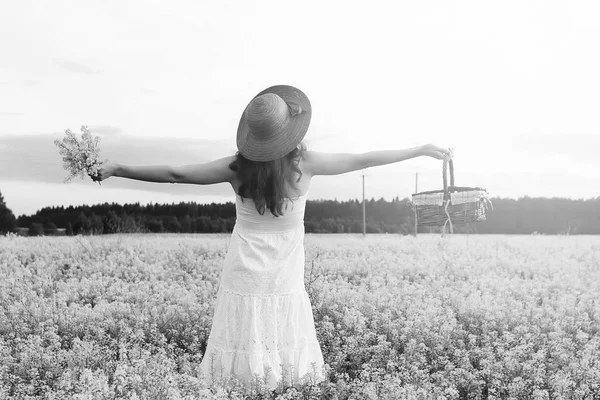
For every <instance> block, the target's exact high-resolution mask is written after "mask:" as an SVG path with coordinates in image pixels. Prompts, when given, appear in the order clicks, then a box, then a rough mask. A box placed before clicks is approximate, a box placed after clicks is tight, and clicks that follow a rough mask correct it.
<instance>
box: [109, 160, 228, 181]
mask: <svg viewBox="0 0 600 400" xmlns="http://www.w3.org/2000/svg"><path fill="white" fill-rule="evenodd" d="M234 160H235V156H230V157H224V158H220V159H218V160H214V161H211V162H207V163H204V164H190V165H182V166H172V165H144V166H131V165H122V164H115V163H107V164H105V165H104V166H103V167H102V168H101V170H100V173H99V179H98V180H101V181H102V180H105V179H107V178H109V177H111V176H116V177H120V178H128V179H135V180H139V181H146V182H159V183H191V184H196V185H210V184H213V183H222V182H230V181H231V179H232V178H233V177H235V171H231V170H230V169H229V164H231V162H233V161H234Z"/></svg>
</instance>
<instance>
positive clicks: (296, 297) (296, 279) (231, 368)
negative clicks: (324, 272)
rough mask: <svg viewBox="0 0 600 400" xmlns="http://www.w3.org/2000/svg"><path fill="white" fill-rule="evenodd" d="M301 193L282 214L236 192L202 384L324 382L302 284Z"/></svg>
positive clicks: (303, 203) (307, 298) (302, 219)
mask: <svg viewBox="0 0 600 400" xmlns="http://www.w3.org/2000/svg"><path fill="white" fill-rule="evenodd" d="M305 207H306V194H305V195H302V196H300V197H297V198H295V199H286V202H285V204H284V207H283V213H284V215H283V216H279V217H275V216H273V214H271V212H270V210H269V209H268V208H267V209H266V210H265V212H264V215H260V214H259V213H258V211H257V210H256V206H255V203H254V201H253V200H252V199H249V198H244V200H243V202H242V198H241V197H240V196H239V195H237V194H236V221H235V226H234V228H233V232H232V235H231V240H230V243H229V248H228V251H227V255H226V256H225V260H224V266H223V272H222V274H221V281H220V285H219V289H218V292H217V298H216V303H215V310H214V316H213V321H212V327H211V331H210V335H209V338H208V343H207V348H206V352H205V354H204V357H203V359H202V362H201V364H200V369H201V371H202V373H203V374H204V377H205V378H206V379H207V381H208V382H214V381H217V380H220V379H223V378H227V377H229V376H231V375H233V376H234V377H235V378H237V379H239V380H241V381H242V382H245V383H249V382H250V381H253V380H254V379H255V377H256V375H258V376H259V377H260V378H261V379H263V378H264V376H265V372H266V371H267V370H268V369H269V368H270V372H269V373H268V374H267V378H268V379H267V380H266V382H265V381H263V382H265V383H266V385H267V386H269V387H271V388H275V387H276V386H277V384H278V383H279V382H280V381H282V380H283V382H285V383H292V379H293V383H296V382H299V381H300V380H301V379H302V378H303V377H304V375H305V374H307V373H311V374H312V373H314V372H315V370H314V369H313V368H312V366H311V363H315V364H316V367H317V368H316V373H317V376H316V377H317V379H318V380H319V381H321V380H323V379H324V375H323V355H322V353H321V348H320V346H319V343H318V341H317V336H316V332H315V324H314V318H313V313H312V308H311V303H310V299H309V297H308V293H307V292H306V289H305V287H304V262H305V254H304V210H305Z"/></svg>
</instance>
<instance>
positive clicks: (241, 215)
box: [235, 194, 307, 232]
mask: <svg viewBox="0 0 600 400" xmlns="http://www.w3.org/2000/svg"><path fill="white" fill-rule="evenodd" d="M306 197H307V194H303V195H302V196H299V197H295V198H293V199H289V198H288V199H286V200H285V202H284V205H283V207H282V211H283V215H280V216H278V217H275V216H274V215H273V214H272V213H271V210H269V209H268V208H266V209H265V211H264V213H263V215H260V214H259V212H258V210H257V209H256V204H255V203H254V200H252V199H250V198H247V197H244V198H243V199H242V197H241V196H240V195H238V194H236V198H235V200H236V201H235V210H236V221H235V222H236V226H237V227H239V228H242V229H247V230H253V231H262V232H280V231H290V230H295V229H298V228H300V227H302V228H304V210H305V208H306ZM242 200H243V201H242Z"/></svg>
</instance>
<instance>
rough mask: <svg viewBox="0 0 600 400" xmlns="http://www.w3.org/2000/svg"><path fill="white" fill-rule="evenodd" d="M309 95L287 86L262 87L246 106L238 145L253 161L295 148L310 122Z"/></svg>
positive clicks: (263, 159)
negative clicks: (263, 88)
mask: <svg viewBox="0 0 600 400" xmlns="http://www.w3.org/2000/svg"><path fill="white" fill-rule="evenodd" d="M311 115H312V110H311V107H310V101H309V100H308V97H306V95H305V94H304V93H303V92H302V91H301V90H299V89H296V88H295V87H292V86H287V85H278V86H272V87H270V88H268V89H265V90H263V91H262V92H260V93H259V94H257V95H256V97H254V99H252V101H251V102H250V103H249V104H248V106H246V109H245V110H244V113H243V114H242V117H241V119H240V124H239V126H238V131H237V148H238V150H239V152H240V154H241V155H243V156H244V157H246V158H247V159H249V160H252V161H271V160H276V159H278V158H280V157H283V156H284V155H286V154H288V153H289V152H290V151H292V150H294V149H295V148H296V146H298V143H300V142H301V141H302V139H303V138H304V136H305V135H306V131H307V130H308V125H309V124H310V117H311Z"/></svg>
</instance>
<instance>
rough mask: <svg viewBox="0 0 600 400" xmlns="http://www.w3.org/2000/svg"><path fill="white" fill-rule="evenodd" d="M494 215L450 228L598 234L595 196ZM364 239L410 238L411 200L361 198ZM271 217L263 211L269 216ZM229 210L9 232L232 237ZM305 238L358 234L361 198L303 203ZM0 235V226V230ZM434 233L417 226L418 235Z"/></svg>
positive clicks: (532, 202) (54, 219)
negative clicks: (380, 236) (376, 235)
mask: <svg viewBox="0 0 600 400" xmlns="http://www.w3.org/2000/svg"><path fill="white" fill-rule="evenodd" d="M491 200H492V203H493V206H494V209H493V210H489V211H488V213H487V215H488V218H487V220H486V221H483V222H479V223H472V224H462V225H455V229H454V230H455V232H458V233H467V232H469V233H494V234H532V233H539V234H550V235H551V234H571V235H572V234H600V197H597V198H595V199H588V200H572V199H563V198H530V197H524V198H520V199H518V200H515V199H508V198H492V199H491ZM365 203H366V225H367V232H368V233H399V234H404V235H406V234H412V233H414V213H413V211H412V208H411V206H410V203H409V199H406V198H405V199H400V198H398V197H396V198H395V199H393V200H392V201H385V200H384V199H379V200H375V199H373V198H372V199H370V200H366V202H365ZM267 212H269V211H267ZM234 224H235V204H234V203H232V202H228V203H225V204H221V203H212V204H197V203H193V202H192V203H179V204H174V203H173V204H149V205H140V204H139V203H135V204H125V205H120V204H115V203H113V204H108V203H105V204H98V205H93V206H76V207H73V206H70V207H66V208H65V207H62V206H61V207H47V208H43V209H41V210H39V211H38V212H37V213H35V214H34V215H30V216H25V215H22V216H19V217H18V218H16V221H15V227H16V228H18V229H16V230H17V231H18V232H20V233H21V234H26V235H44V234H46V235H51V234H66V235H77V234H109V233H135V232H156V233H159V232H179V233H210V232H212V233H217V232H231V231H232V229H233V227H234ZM305 229H306V232H307V233H361V232H362V229H363V227H362V202H361V201H359V200H349V201H337V200H318V201H312V200H308V201H307V204H306V213H305ZM1 230H2V229H1V228H0V231H1ZM438 231H439V228H430V227H419V232H421V233H425V232H438Z"/></svg>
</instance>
